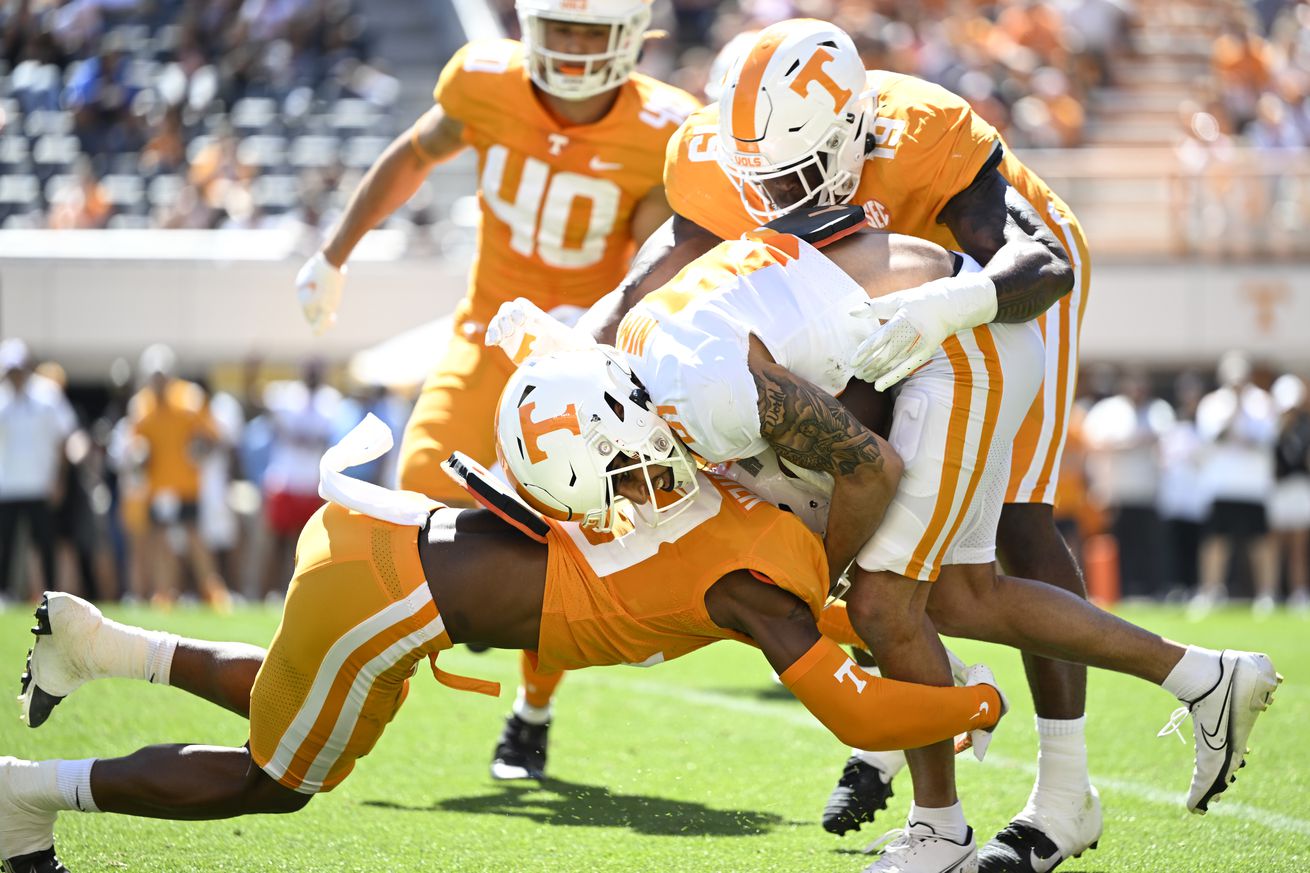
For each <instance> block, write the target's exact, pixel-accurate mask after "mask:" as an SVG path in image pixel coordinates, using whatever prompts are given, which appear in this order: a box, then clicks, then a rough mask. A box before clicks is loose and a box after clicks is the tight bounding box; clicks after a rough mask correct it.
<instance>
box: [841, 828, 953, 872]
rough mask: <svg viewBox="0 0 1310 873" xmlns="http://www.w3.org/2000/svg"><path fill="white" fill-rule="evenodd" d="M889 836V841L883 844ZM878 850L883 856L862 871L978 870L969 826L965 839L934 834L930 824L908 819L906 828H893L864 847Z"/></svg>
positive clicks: (870, 850) (871, 850)
mask: <svg viewBox="0 0 1310 873" xmlns="http://www.w3.org/2000/svg"><path fill="white" fill-rule="evenodd" d="M889 838H891V842H887V843H886V844H885V845H883V843H884V842H885V841H886V840H888V839H889ZM864 851H865V852H866V853H873V852H876V851H881V852H882V856H881V857H880V858H878V860H877V861H874V862H873V863H872V864H870V865H869V866H868V867H865V868H864V871H863V873H977V870H978V847H977V846H976V845H975V844H974V841H973V828H969V830H968V832H967V833H966V834H965V836H964V842H961V843H957V842H955V841H954V840H951V839H948V838H946V837H941V836H938V835H937V832H936V831H934V830H933V828H932V825H927V824H920V823H919V822H910V824H909V825H908V826H906V828H905V830H895V831H891V832H890V833H888V834H886V835H884V837H883V838H882V839H881V840H878V841H877V842H875V843H873V844H872V845H870V846H869V847H868V848H866V849H865V850H864Z"/></svg>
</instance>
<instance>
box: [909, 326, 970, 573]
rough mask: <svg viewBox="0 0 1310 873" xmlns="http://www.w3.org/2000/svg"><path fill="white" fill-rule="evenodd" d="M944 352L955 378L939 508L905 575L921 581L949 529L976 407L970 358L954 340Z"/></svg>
mask: <svg viewBox="0 0 1310 873" xmlns="http://www.w3.org/2000/svg"><path fill="white" fill-rule="evenodd" d="M942 349H943V350H944V351H945V352H946V357H947V358H948V359H949V360H950V362H951V370H952V371H953V372H954V374H955V391H954V396H953V400H952V403H951V407H952V408H951V421H950V424H949V426H948V427H947V429H946V458H945V461H944V462H943V464H942V478H941V484H940V486H939V487H938V488H937V505H936V506H934V507H933V511H932V520H931V521H930V522H929V523H928V529H927V530H926V531H924V534H923V537H922V538H920V540H919V545H917V546H916V547H915V549H914V553H913V554H912V555H911V557H910V563H909V564H907V565H906V568H905V575H906V576H908V577H910V578H911V579H916V578H918V576H919V574H920V573H922V572H923V567H924V564H926V563H927V562H928V553H929V552H931V551H932V548H933V546H934V545H935V544H936V542H937V538H938V537H939V536H940V535H941V532H942V528H944V527H945V526H946V520H947V518H948V517H949V516H950V512H951V507H952V505H953V504H954V503H955V489H956V487H957V486H958V485H959V481H960V455H961V453H962V452H963V451H964V445H965V436H966V434H967V433H968V430H969V408H970V406H971V405H972V403H973V368H972V367H970V366H969V356H968V355H967V354H965V351H964V349H963V347H961V346H960V341H959V339H957V338H956V337H954V336H952V337H950V338H948V339H947V340H946V342H944V343H942Z"/></svg>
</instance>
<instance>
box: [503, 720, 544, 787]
mask: <svg viewBox="0 0 1310 873" xmlns="http://www.w3.org/2000/svg"><path fill="white" fill-rule="evenodd" d="M549 730H550V722H546V723H545V724H529V723H528V722H526V721H524V720H523V719H521V718H519V717H518V716H517V715H511V716H510V717H509V718H507V719H505V730H504V731H502V732H501V734H500V742H498V743H496V754H495V757H493V758H492V759H491V778H492V779H543V778H545V775H546V742H547V731H549Z"/></svg>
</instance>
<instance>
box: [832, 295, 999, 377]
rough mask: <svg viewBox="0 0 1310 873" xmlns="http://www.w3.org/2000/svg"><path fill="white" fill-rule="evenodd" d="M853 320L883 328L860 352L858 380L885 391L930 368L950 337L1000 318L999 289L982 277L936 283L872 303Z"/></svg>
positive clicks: (878, 330) (877, 329) (864, 343)
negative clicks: (930, 361)
mask: <svg viewBox="0 0 1310 873" xmlns="http://www.w3.org/2000/svg"><path fill="white" fill-rule="evenodd" d="M851 314H852V315H855V316H858V317H862V318H869V319H878V320H879V321H881V322H882V324H881V325H880V326H879V327H877V328H876V329H875V330H874V331H873V332H872V333H871V334H869V336H868V337H867V338H866V339H865V340H864V342H862V343H860V347H859V348H858V349H856V351H855V360H854V362H853V363H854V372H855V375H856V376H857V377H858V378H860V379H863V380H864V381H866V382H872V383H873V387H875V388H877V389H878V390H879V391H886V390H887V389H888V388H890V387H891V386H893V385H895V384H896V383H897V382H899V381H901V380H902V379H904V378H905V377H906V376H908V375H910V374H911V373H913V372H914V371H915V370H917V369H919V367H921V366H923V365H924V364H925V363H927V361H928V359H929V358H931V357H932V356H933V354H934V353H936V351H937V349H938V348H939V347H940V346H941V344H942V342H943V341H945V340H946V338H947V337H949V336H950V335H951V334H953V333H956V332H957V331H961V330H968V329H969V328H973V327H977V326H978V325H980V324H986V323H988V322H989V321H991V320H992V319H993V318H995V317H996V286H995V285H994V284H993V283H992V280H991V279H989V278H987V277H986V276H984V275H983V274H982V273H961V274H960V275H958V276H948V277H947V278H945V279H934V280H933V281H931V282H926V283H924V284H923V285H920V286H918V287H917V288H908V289H906V290H904V291H896V292H894V293H892V294H888V295H886V296H885V297H879V298H877V299H875V300H868V301H866V302H865V303H864V304H862V305H861V306H860V307H859V308H857V309H856V310H855V311H854V312H852V313H851Z"/></svg>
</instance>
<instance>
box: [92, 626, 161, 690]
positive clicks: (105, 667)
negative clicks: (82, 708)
mask: <svg viewBox="0 0 1310 873" xmlns="http://www.w3.org/2000/svg"><path fill="white" fill-rule="evenodd" d="M180 639H181V637H179V636H177V635H176V634H170V633H165V632H164V631H151V630H145V629H144V628H139V627H132V626H131V625H126V624H119V623H118V622H116V621H112V620H110V619H105V620H104V622H103V623H102V624H101V626H100V629H99V631H98V632H97V633H96V635H95V636H94V637H93V642H92V645H93V646H94V647H95V649H94V653H93V657H92V663H93V664H95V666H96V667H97V668H99V670H100V672H101V673H102V674H103V675H104V676H113V677H118V678H123V679H144V680H146V681H147V682H153V683H155V684H156V685H167V684H168V679H169V673H170V672H171V670H172V668H173V653H174V652H176V651H177V644H178V641H179V640H180Z"/></svg>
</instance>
